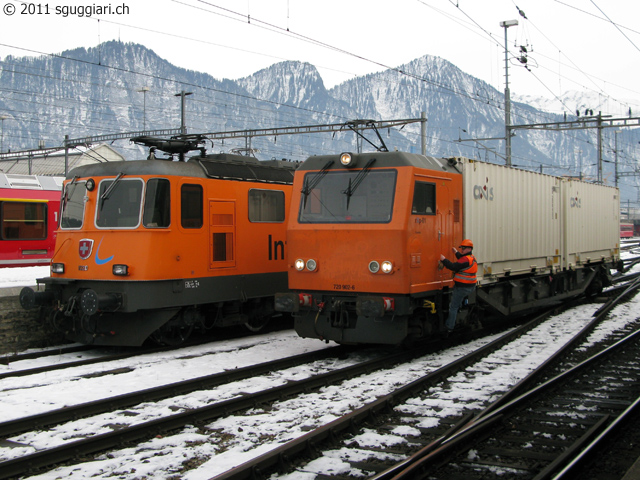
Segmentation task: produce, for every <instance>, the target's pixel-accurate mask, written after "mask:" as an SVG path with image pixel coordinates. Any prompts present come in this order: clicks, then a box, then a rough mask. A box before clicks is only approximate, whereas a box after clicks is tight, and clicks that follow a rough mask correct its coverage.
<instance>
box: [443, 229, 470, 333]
mask: <svg viewBox="0 0 640 480" xmlns="http://www.w3.org/2000/svg"><path fill="white" fill-rule="evenodd" d="M458 248H459V249H460V251H458V250H456V248H455V247H454V248H453V249H452V250H453V253H454V254H455V255H456V258H457V261H456V262H455V263H454V262H452V261H450V260H447V258H446V257H445V256H444V255H440V262H441V264H442V265H443V266H444V267H446V268H448V269H449V270H451V271H452V272H454V276H453V282H454V283H453V284H454V287H453V293H452V294H451V303H450V304H449V316H448V317H447V321H446V322H445V327H446V328H447V333H449V332H451V331H452V330H453V329H454V327H455V326H456V317H457V316H458V310H459V309H460V306H461V305H462V302H463V301H464V299H465V298H466V297H468V296H469V295H470V294H471V293H472V292H473V291H474V289H475V288H476V283H477V277H476V273H477V272H478V262H477V261H476V257H474V256H473V242H472V241H471V240H469V239H465V240H463V241H462V242H460V246H459V247H458Z"/></svg>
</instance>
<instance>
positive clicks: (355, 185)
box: [342, 158, 376, 210]
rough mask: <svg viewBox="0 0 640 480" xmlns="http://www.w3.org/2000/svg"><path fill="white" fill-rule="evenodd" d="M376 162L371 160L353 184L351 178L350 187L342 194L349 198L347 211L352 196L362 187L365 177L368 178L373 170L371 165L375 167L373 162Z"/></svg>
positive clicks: (373, 159)
mask: <svg viewBox="0 0 640 480" xmlns="http://www.w3.org/2000/svg"><path fill="white" fill-rule="evenodd" d="M375 161H376V159H375V158H372V159H371V160H369V161H368V162H367V164H366V165H365V166H364V168H363V169H362V170H360V172H359V173H358V175H357V176H356V178H354V179H353V182H351V178H349V187H347V189H346V190H343V191H342V193H344V194H345V195H346V196H347V210H349V202H350V201H351V196H352V195H353V194H354V193H356V189H357V188H358V187H359V186H360V184H361V183H362V181H363V180H364V177H366V176H367V174H368V173H369V171H370V170H371V165H373V162H375Z"/></svg>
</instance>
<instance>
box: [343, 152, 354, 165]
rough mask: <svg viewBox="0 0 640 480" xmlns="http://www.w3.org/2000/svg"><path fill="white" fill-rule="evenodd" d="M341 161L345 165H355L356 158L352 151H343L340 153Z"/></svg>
mask: <svg viewBox="0 0 640 480" xmlns="http://www.w3.org/2000/svg"><path fill="white" fill-rule="evenodd" d="M340 163H341V164H342V165H344V166H345V167H353V166H355V164H356V160H355V158H353V156H352V155H351V154H350V153H342V154H340Z"/></svg>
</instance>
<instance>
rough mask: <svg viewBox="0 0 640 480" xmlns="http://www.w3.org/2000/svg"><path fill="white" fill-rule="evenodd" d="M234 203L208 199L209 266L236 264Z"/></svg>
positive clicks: (231, 265) (219, 266)
mask: <svg viewBox="0 0 640 480" xmlns="http://www.w3.org/2000/svg"><path fill="white" fill-rule="evenodd" d="M235 207H236V205H235V202H234V201H224V202H221V201H217V200H209V235H210V236H209V253H210V257H209V266H210V268H223V267H227V268H228V267H235V266H236V252H235V247H236V242H235V239H236V213H235V212H236V208H235Z"/></svg>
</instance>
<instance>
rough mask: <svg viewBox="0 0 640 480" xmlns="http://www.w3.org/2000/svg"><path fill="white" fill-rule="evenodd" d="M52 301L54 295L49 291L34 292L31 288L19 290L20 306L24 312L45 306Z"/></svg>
mask: <svg viewBox="0 0 640 480" xmlns="http://www.w3.org/2000/svg"><path fill="white" fill-rule="evenodd" d="M53 299H54V294H53V292H52V291H51V290H45V291H44V292H36V291H34V290H33V288H31V287H24V288H23V289H22V290H20V306H22V308H24V309H26V310H30V309H32V308H36V307H41V306H43V305H47V304H49V303H51V301H53Z"/></svg>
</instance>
